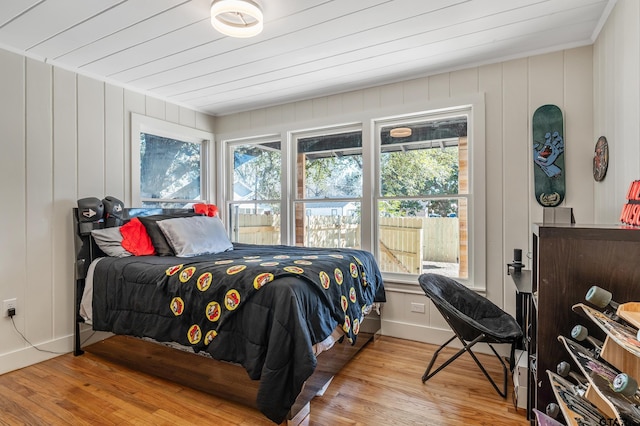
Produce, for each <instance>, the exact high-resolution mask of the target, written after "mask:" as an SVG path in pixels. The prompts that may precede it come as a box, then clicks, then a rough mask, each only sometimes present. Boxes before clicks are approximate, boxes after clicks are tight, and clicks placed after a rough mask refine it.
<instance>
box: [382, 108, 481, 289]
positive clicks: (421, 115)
mask: <svg viewBox="0 0 640 426" xmlns="http://www.w3.org/2000/svg"><path fill="white" fill-rule="evenodd" d="M458 116H466V120H467V166H466V170H467V172H466V174H467V176H468V183H469V184H468V187H467V191H462V192H461V191H460V190H458V192H457V193H455V194H441V195H436V194H423V195H417V196H389V195H384V194H382V188H381V186H382V179H381V174H382V170H381V167H380V164H381V157H382V138H381V129H382V128H383V127H389V126H397V127H402V126H409V125H412V124H416V123H420V122H427V121H432V120H433V121H437V120H442V119H447V118H453V117H458ZM472 116H473V107H472V105H469V104H467V105H459V106H455V107H448V108H439V109H433V110H424V111H419V112H415V113H411V114H403V115H397V116H391V117H389V116H387V117H384V118H379V119H374V120H373V128H374V134H373V137H374V140H375V191H374V202H373V205H372V208H373V209H374V211H375V214H374V217H375V223H374V235H375V241H376V242H377V241H379V238H380V227H379V225H380V213H379V211H378V209H379V206H380V202H381V201H389V200H398V199H401V200H405V199H415V200H423V199H433V200H438V199H454V198H458V199H462V198H464V199H466V200H467V241H468V245H467V259H468V277H454V278H455V279H456V280H458V281H461V282H467V285H468V286H469V287H473V288H477V289H484V288H485V287H486V285H482V284H480V283H484V282H485V279H484V277H485V272H484V271H483V270H480V271H475V270H474V265H473V263H474V262H475V261H476V259H474V258H475V257H476V256H477V254H476V253H478V252H480V251H478V250H473V247H474V245H473V244H474V239H475V238H479V237H481V235H476V232H475V231H476V230H475V227H476V220H474V215H475V209H476V208H477V207H475V204H476V202H475V200H474V192H475V191H476V190H480V189H482V188H484V179H483V177H484V173H483V175H482V176H476V175H474V174H473V170H474V164H473V163H474V161H476V160H475V159H474V157H473V155H474V153H472V149H471V147H472V145H474V144H475V141H476V139H475V138H476V137H478V134H477V133H476V132H475V129H474V124H473V121H472ZM482 140H484V139H483V138H482ZM474 151H478V149H477V148H476V149H474ZM482 151H484V149H482ZM477 179H481V181H482V185H476V182H475V181H476V180H477ZM482 211H484V208H483V209H482ZM482 228H483V229H482V230H481V232H484V225H483V226H482ZM472 250H473V255H472ZM481 252H484V251H481ZM375 255H376V258H377V259H379V258H380V256H381V253H380V247H379V244H376V246H375ZM481 264H482V265H484V262H483V263H481ZM384 275H385V277H388V278H389V279H390V280H391V281H393V282H407V281H412V279H413V277H415V274H404V273H398V272H395V273H394V272H384ZM476 275H477V277H476ZM476 278H482V279H476ZM471 283H474V284H473V285H472V284H471ZM476 283H477V284H476Z"/></svg>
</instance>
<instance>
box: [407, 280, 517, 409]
mask: <svg viewBox="0 0 640 426" xmlns="http://www.w3.org/2000/svg"><path fill="white" fill-rule="evenodd" d="M418 282H419V283H420V287H422V289H423V290H424V292H425V294H426V295H427V297H428V298H429V299H431V301H432V302H433V304H434V305H435V307H436V308H438V311H440V313H441V314H442V316H443V317H444V319H445V320H446V321H447V323H448V324H449V326H450V327H451V329H452V330H453V333H454V336H453V337H451V339H449V340H448V341H447V342H446V343H444V344H443V345H442V346H440V348H438V350H437V351H436V352H435V353H434V354H433V357H432V358H431V362H430V363H429V366H428V367H427V370H426V371H425V372H424V375H423V376H422V383H424V382H426V381H427V380H429V379H430V378H432V377H433V376H435V375H436V374H437V373H438V372H440V371H441V370H442V369H443V368H445V367H446V366H447V365H449V364H451V363H452V362H453V361H455V360H456V359H457V358H458V357H459V356H460V355H462V354H463V353H465V352H468V353H469V355H471V357H472V358H473V360H474V361H475V362H476V364H478V367H480V370H482V372H483V373H484V375H485V376H486V377H487V379H489V382H491V384H492V385H493V388H494V389H495V390H496V392H498V394H499V395H500V396H502V397H503V398H506V397H507V378H508V371H513V367H514V355H515V345H516V343H517V342H519V341H520V339H521V338H522V329H521V328H520V326H519V325H518V323H517V322H516V320H515V319H514V318H513V317H512V316H511V315H509V314H508V313H506V312H504V311H503V310H502V309H500V308H499V307H498V306H496V305H494V304H493V303H492V302H491V301H490V300H489V299H487V298H485V297H482V296H481V295H479V294H478V293H476V292H475V291H473V290H470V289H469V288H467V287H465V286H464V285H462V284H460V283H459V282H457V281H455V280H453V279H451V278H448V277H445V276H442V275H438V274H422V275H420V277H419V278H418ZM456 337H457V338H458V339H459V340H460V342H461V343H462V349H460V350H459V351H458V352H457V353H456V354H455V355H453V356H452V357H451V358H449V359H448V360H447V361H445V362H444V363H443V364H442V365H441V366H440V367H438V368H437V369H436V370H435V371H433V372H431V368H432V367H433V364H434V363H435V361H436V358H437V357H438V354H439V353H440V351H441V350H442V349H443V348H444V347H445V346H447V345H448V344H449V343H451V342H452V341H453V340H454V339H455V338H456ZM481 342H482V343H487V344H488V345H489V347H490V348H491V350H492V351H493V353H494V354H495V356H496V357H497V358H498V359H499V360H500V363H501V364H502V369H503V375H504V380H503V390H500V389H499V388H498V386H497V385H496V383H495V381H494V380H493V379H492V378H491V376H490V375H489V373H487V370H485V368H484V367H483V366H482V364H481V363H480V361H479V360H478V358H477V357H476V355H475V354H474V353H473V352H472V351H471V347H472V346H474V345H475V344H476V343H481ZM501 343H506V344H510V345H511V357H510V359H509V364H510V368H509V370H507V365H506V364H505V362H504V360H503V359H502V357H501V356H500V355H498V352H496V350H495V349H494V348H493V346H492V344H501Z"/></svg>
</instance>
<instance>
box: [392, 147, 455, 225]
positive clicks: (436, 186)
mask: <svg viewBox="0 0 640 426" xmlns="http://www.w3.org/2000/svg"><path fill="white" fill-rule="evenodd" d="M458 172H459V165H458V148H457V147H448V148H445V149H439V148H435V149H418V150H412V151H407V152H404V151H396V152H387V153H383V154H382V155H381V168H380V175H381V192H382V195H383V196H385V197H420V196H424V197H428V196H431V195H452V196H455V195H457V194H458ZM383 206H384V208H383V209H382V206H381V212H380V213H381V214H383V215H385V216H417V215H418V214H419V213H420V212H424V211H425V209H428V211H429V213H434V214H439V215H441V216H446V215H447V214H449V213H453V212H456V211H457V208H456V206H455V202H454V201H452V200H450V199H448V200H432V201H429V202H428V203H427V205H425V203H424V202H422V201H419V200H393V201H390V202H388V203H384V204H383Z"/></svg>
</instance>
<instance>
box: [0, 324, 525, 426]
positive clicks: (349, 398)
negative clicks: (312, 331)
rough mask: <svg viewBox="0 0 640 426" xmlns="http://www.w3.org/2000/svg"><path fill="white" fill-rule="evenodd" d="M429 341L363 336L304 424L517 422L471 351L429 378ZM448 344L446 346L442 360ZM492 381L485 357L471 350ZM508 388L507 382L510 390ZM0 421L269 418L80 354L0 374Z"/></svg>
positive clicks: (492, 365)
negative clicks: (364, 341) (366, 340)
mask: <svg viewBox="0 0 640 426" xmlns="http://www.w3.org/2000/svg"><path fill="white" fill-rule="evenodd" d="M435 349H436V347H435V346H433V345H428V344H424V343H419V342H413V341H408V340H402V339H395V338H391V337H386V336H383V337H380V338H379V339H377V340H376V341H375V342H370V343H369V344H367V346H365V348H364V349H363V350H362V351H361V352H360V353H359V354H358V355H357V356H356V357H355V358H354V359H353V360H352V361H351V362H350V363H349V364H348V365H347V367H346V368H344V369H343V370H342V372H341V373H340V374H339V375H337V376H336V377H335V378H334V380H333V382H332V383H331V385H330V386H329V387H328V389H327V390H326V392H325V394H324V396H322V397H316V398H315V399H314V400H313V401H312V402H311V416H310V417H309V418H308V419H307V420H306V421H305V423H304V424H306V425H308V426H324V425H326V426H329V425H330V426H334V425H338V426H340V425H345V426H347V425H351V426H361V425H362V426H365V425H367V426H371V425H374V426H375V425H407V426H409V425H411V426H414V425H429V426H430V425H438V426H458V425H465V426H466V425H504V426H509V425H513V426H524V425H528V424H529V422H528V421H527V420H526V418H525V413H524V410H522V409H520V410H516V409H515V408H514V405H513V403H512V401H511V398H510V397H509V398H507V399H506V400H505V399H502V398H501V397H500V396H498V395H497V393H496V392H495V391H494V390H493V388H492V387H491V385H490V384H489V382H488V381H487V380H486V379H485V378H484V376H483V375H482V373H481V372H480V370H479V369H478V368H477V366H476V365H475V364H474V363H473V360H472V359H471V357H470V356H468V355H463V356H462V357H461V358H459V359H458V360H456V361H455V362H454V363H453V364H451V365H450V366H448V367H447V368H445V369H444V370H443V371H442V372H440V373H438V375H436V376H435V377H433V378H432V379H430V380H429V381H428V382H427V383H426V384H423V383H422V382H421V377H422V373H424V369H425V368H426V365H427V364H428V362H429V360H430V359H431V356H432V354H433V352H434V350H435ZM452 353H453V351H448V350H445V351H443V352H442V354H441V355H440V357H441V358H442V360H445V359H446V358H447V357H448V356H450V355H451V354H452ZM478 356H479V358H480V360H481V362H483V364H484V365H485V367H486V368H487V370H488V371H489V373H490V374H492V375H493V376H494V377H495V378H496V380H497V381H498V383H500V374H501V372H502V370H501V367H500V365H499V362H498V361H497V360H496V359H495V358H494V357H492V356H488V355H482V354H478ZM511 391H512V389H511V388H510V390H509V392H511ZM0 412H1V415H0V425H3V426H4V425H11V426H14V425H30V426H31V425H66V424H70V425H123V424H126V425H192V424H216V425H221V426H225V425H247V426H248V425H252V426H254V425H265V426H266V425H273V423H272V422H270V421H269V420H267V419H266V418H265V417H264V416H263V415H262V414H261V413H260V412H258V411H257V410H254V409H251V408H247V407H245V406H242V405H240V404H236V403H233V402H229V401H225V400H223V399H220V398H217V397H215V396H211V395H208V394H204V393H202V392H198V391H196V390H193V389H190V388H188V387H184V386H180V385H178V384H175V383H171V382H167V381H164V380H161V379H158V378H156V377H153V376H148V375H145V374H141V373H139V372H136V371H132V370H129V369H127V368H124V367H122V366H119V365H117V364H113V363H110V362H108V361H106V360H104V359H102V358H100V357H98V356H95V355H92V354H90V353H87V354H85V355H83V356H80V357H74V356H73V355H72V354H67V355H62V356H60V357H57V358H54V359H51V360H48V361H45V362H43V363H40V364H37V365H33V366H30V367H27V368H24V369H21V370H17V371H13V372H10V373H6V374H4V375H1V376H0Z"/></svg>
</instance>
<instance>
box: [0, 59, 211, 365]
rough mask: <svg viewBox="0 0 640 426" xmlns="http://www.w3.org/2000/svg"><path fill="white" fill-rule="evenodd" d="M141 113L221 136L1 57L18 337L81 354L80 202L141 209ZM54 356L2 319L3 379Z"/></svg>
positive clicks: (1, 288) (0, 164) (5, 286)
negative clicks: (134, 125)
mask: <svg viewBox="0 0 640 426" xmlns="http://www.w3.org/2000/svg"><path fill="white" fill-rule="evenodd" d="M132 112H136V113H140V114H144V115H148V116H152V117H154V118H160V119H163V120H167V121H170V122H173V123H178V124H181V125H185V126H189V127H194V128H198V129H201V130H205V131H208V132H213V126H214V119H213V118H212V117H210V116H207V115H204V114H201V113H198V112H195V111H192V110H188V109H185V108H182V107H179V106H176V105H172V104H168V103H165V102H164V101H159V100H157V99H153V98H149V97H146V96H144V95H142V94H139V93H134V92H131V91H129V90H125V89H122V88H119V87H115V86H112V85H109V84H105V83H103V82H100V81H97V80H94V79H91V78H89V77H85V76H81V75H77V74H75V73H73V72H70V71H66V70H63V69H60V68H56V67H52V66H51V65H48V64H46V63H44V62H40V61H36V60H33V59H28V58H25V57H24V56H21V55H18V54H15V53H10V52H7V51H4V50H0V135H2V136H1V137H0V141H1V144H2V145H1V146H2V155H1V156H0V178H1V181H0V199H2V200H3V203H4V209H3V213H2V215H1V219H0V241H1V244H2V253H1V255H0V274H1V276H2V278H0V302H1V301H2V300H5V299H9V298H17V299H18V309H17V315H16V316H15V317H14V320H15V324H16V326H17V328H18V329H19V330H20V332H22V333H23V334H25V336H26V337H27V339H29V340H30V341H31V342H32V343H34V344H37V345H38V346H40V347H42V348H44V349H48V350H53V351H60V352H68V351H70V350H71V348H72V345H71V335H72V332H73V318H74V317H73V313H72V310H73V284H74V281H73V280H74V275H73V259H74V248H73V239H72V232H73V231H72V217H71V209H72V208H73V207H75V206H76V200H77V199H79V198H83V197H89V196H95V197H98V198H103V197H104V196H106V195H113V196H115V197H117V198H120V199H121V200H123V201H124V202H125V204H126V205H128V206H129V205H131V204H130V203H131V179H130V174H131V173H130V171H131V164H130V157H131V152H130V147H131V144H130V139H131V137H130V128H129V126H130V115H131V113H132ZM50 356H52V354H46V353H42V352H38V351H36V350H35V349H32V348H30V347H29V346H28V345H27V344H26V343H24V342H23V340H22V338H21V337H20V336H19V335H18V334H17V333H16V332H15V330H14V329H13V325H12V323H11V321H10V320H9V319H7V318H3V317H2V316H0V374H1V373H3V372H5V371H10V370H13V369H16V368H20V367H23V366H26V365H29V364H33V363H35V362H38V361H40V360H42V359H45V358H47V357H50Z"/></svg>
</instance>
